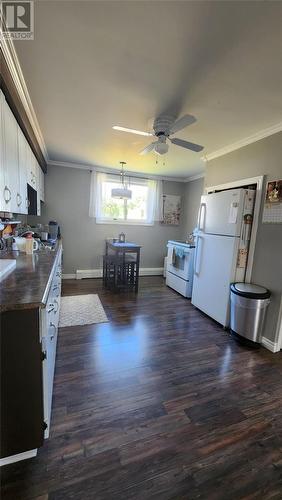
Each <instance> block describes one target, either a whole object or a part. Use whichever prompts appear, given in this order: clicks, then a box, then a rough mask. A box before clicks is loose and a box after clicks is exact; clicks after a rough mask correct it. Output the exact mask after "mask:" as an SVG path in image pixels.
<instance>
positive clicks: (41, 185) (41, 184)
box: [39, 167, 45, 201]
mask: <svg viewBox="0 0 282 500" xmlns="http://www.w3.org/2000/svg"><path fill="white" fill-rule="evenodd" d="M44 179H45V177H44V172H43V170H42V168H40V167H39V196H40V200H41V201H45V189H44Z"/></svg>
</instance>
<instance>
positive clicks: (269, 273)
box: [205, 133, 282, 341]
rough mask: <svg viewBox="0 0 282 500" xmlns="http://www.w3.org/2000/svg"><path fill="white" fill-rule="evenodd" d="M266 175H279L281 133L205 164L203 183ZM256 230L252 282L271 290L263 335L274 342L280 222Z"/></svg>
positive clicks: (281, 267) (280, 278) (280, 285)
mask: <svg viewBox="0 0 282 500" xmlns="http://www.w3.org/2000/svg"><path fill="white" fill-rule="evenodd" d="M258 175H266V180H274V179H277V178H278V179H281V178H282V133H278V134H275V135H272V136H271V137H267V138H266V139H262V140H261V141H258V142H256V143H254V144H250V145H249V146H245V147H244V148H241V149H239V150H237V151H234V152H232V153H229V154H228V155H225V156H222V157H220V158H217V159H215V160H213V161H211V162H209V163H208V165H207V170H206V177H205V186H206V187H207V186H214V185H217V184H222V183H225V182H229V181H234V180H238V179H244V178H248V177H255V176H258ZM262 209H263V206H262V207H261V213H260V222H259V227H258V233H257V241H256V247H255V255H254V266H253V273H252V281H253V282H254V283H257V284H260V285H264V286H266V287H267V288H269V289H270V290H271V293H272V298H271V304H270V307H269V310H268V314H267V321H266V325H265V331H264V335H265V336H266V337H267V338H269V339H270V340H272V341H275V334H276V330H277V321H278V315H279V308H280V301H281V293H282V225H281V224H262V222H261V220H262Z"/></svg>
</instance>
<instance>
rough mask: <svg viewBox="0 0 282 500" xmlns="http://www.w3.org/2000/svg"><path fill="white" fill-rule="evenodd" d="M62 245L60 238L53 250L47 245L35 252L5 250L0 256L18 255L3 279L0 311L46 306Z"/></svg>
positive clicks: (10, 257)
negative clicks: (12, 267) (14, 266)
mask: <svg viewBox="0 0 282 500" xmlns="http://www.w3.org/2000/svg"><path fill="white" fill-rule="evenodd" d="M61 249H62V243H61V241H58V242H57V244H56V246H55V249H54V250H49V249H48V248H44V249H42V250H39V251H38V252H34V253H33V254H32V255H26V254H25V253H23V252H12V251H11V252H5V253H3V254H0V258H1V259H16V260H17V266H16V268H15V269H14V270H13V271H11V273H9V274H8V275H7V276H6V277H5V278H4V279H3V280H2V281H1V282H0V311H1V312H4V311H11V310H15V309H33V308H36V307H44V306H45V305H46V300H47V296H48V291H49V287H50V284H51V280H52V275H53V270H54V268H55V262H56V258H57V256H58V253H59V252H60V251H61Z"/></svg>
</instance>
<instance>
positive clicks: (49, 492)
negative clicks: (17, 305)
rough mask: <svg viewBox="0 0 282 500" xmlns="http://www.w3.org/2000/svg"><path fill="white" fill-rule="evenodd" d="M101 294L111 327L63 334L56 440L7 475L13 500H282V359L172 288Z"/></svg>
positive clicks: (75, 286) (74, 286) (67, 289)
mask: <svg viewBox="0 0 282 500" xmlns="http://www.w3.org/2000/svg"><path fill="white" fill-rule="evenodd" d="M81 293H99V296H100V298H101V301H102V303H103V305H104V308H105V310H106V313H107V315H108V318H109V320H110V321H109V323H104V324H99V325H90V326H83V327H82V326H81V327H72V328H63V329H61V330H60V332H59V340H58V351H57V361H56V373H55V383H54V399H53V417H52V427H51V437H50V439H49V440H48V441H46V443H45V445H44V447H43V448H41V449H40V450H39V453H38V456H37V458H36V459H32V460H28V461H25V462H20V463H17V464H13V465H10V466H7V467H5V468H2V471H1V472H2V498H3V499H4V498H5V499H9V500H31V499H34V500H35V499H36V500H47V499H48V500H68V499H74V500H88V499H91V500H100V499H101V500H102V499H103V500H119V499H122V500H123V499H134V500H139V499H140V500H145V499H162V500H166V499H187V500H193V499H207V500H229V499H230V500H231V499H234V500H235V499H236V500H239V499H244V500H253V499H263V500H270V499H271V500H276V499H282V356H281V354H280V353H279V354H275V355H274V354H271V353H270V352H268V351H267V350H265V349H263V348H261V349H259V350H250V349H247V348H244V347H242V346H240V345H238V344H237V343H236V342H235V341H234V340H233V339H232V338H231V337H230V335H229V334H228V333H227V332H225V331H223V329H222V328H221V327H219V326H218V325H217V324H216V323H214V322H213V321H212V320H210V319H209V318H207V317H206V316H204V315H203V314H202V313H200V312H199V311H197V310H196V309H195V308H194V307H193V306H191V304H190V301H188V300H187V299H184V298H183V297H181V296H180V295H178V294H177V293H175V292H174V291H172V290H170V289H169V288H167V287H166V286H165V284H164V281H163V279H162V278H160V277H151V278H141V280H140V291H139V294H138V295H137V296H136V295H135V294H134V293H121V294H116V295H115V294H112V293H111V292H107V291H104V290H103V289H102V285H101V280H82V281H65V282H64V284H63V294H64V295H75V294H81Z"/></svg>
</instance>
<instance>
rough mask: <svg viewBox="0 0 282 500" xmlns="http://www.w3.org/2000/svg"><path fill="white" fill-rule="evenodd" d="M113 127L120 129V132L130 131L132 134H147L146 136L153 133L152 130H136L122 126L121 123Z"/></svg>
mask: <svg viewBox="0 0 282 500" xmlns="http://www.w3.org/2000/svg"><path fill="white" fill-rule="evenodd" d="M113 129H114V130H119V131H120V132H129V133H130V134H136V135H145V136H146V137H150V136H152V135H153V134H151V133H150V132H143V131H142V130H135V129H134V128H126V127H120V126H119V125H114V126H113Z"/></svg>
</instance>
